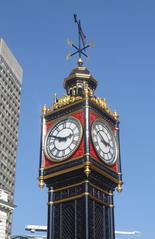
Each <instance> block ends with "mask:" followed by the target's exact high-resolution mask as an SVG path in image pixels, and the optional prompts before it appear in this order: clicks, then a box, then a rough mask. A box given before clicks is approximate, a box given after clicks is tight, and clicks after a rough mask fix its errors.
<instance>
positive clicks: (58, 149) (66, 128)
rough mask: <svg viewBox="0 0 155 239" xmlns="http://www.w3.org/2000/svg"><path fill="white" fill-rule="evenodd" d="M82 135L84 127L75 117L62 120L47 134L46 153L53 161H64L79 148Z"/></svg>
mask: <svg viewBox="0 0 155 239" xmlns="http://www.w3.org/2000/svg"><path fill="white" fill-rule="evenodd" d="M81 137H82V127H81V125H80V123H79V121H77V120H75V119H74V118H68V119H64V120H61V121H60V122H58V123H57V124H55V125H54V126H53V127H52V128H51V129H50V131H49V133H48V134H47V137H46V140H45V153H46V155H47V157H48V158H49V159H50V160H52V161H62V160H64V159H66V158H68V157H70V156H71V155H72V154H73V153H74V152H75V150H76V149H77V148H78V146H79V144H80V141H81Z"/></svg>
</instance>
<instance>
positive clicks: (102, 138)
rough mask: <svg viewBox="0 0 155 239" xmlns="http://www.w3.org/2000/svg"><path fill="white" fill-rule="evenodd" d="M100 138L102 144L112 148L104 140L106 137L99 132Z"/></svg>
mask: <svg viewBox="0 0 155 239" xmlns="http://www.w3.org/2000/svg"><path fill="white" fill-rule="evenodd" d="M99 137H100V139H101V142H102V143H103V144H104V145H105V146H110V144H109V143H108V142H107V141H106V140H105V139H104V137H103V136H102V135H101V134H100V132H99Z"/></svg>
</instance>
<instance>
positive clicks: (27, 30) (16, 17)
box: [0, 0, 155, 239]
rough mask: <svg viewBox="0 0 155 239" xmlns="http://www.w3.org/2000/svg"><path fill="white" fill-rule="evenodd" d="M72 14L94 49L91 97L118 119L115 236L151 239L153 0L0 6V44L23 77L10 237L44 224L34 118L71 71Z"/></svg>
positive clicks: (154, 192)
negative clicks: (125, 233)
mask: <svg viewBox="0 0 155 239" xmlns="http://www.w3.org/2000/svg"><path fill="white" fill-rule="evenodd" d="M74 13H77V14H78V16H79V17H80V19H81V21H82V25H83V29H84V31H85V33H86V35H87V39H88V42H89V41H93V42H94V45H95V47H94V49H90V50H89V54H90V59H89V60H85V65H86V66H87V67H88V69H89V70H90V71H91V73H92V74H93V76H94V77H95V78H96V79H97V80H98V83H99V87H98V89H97V90H96V95H97V96H102V97H103V98H106V100H107V102H108V104H109V106H110V107H111V109H113V110H117V111H118V112H119V114H120V121H121V125H120V128H121V155H122V169H123V181H124V186H123V189H124V190H123V192H122V193H121V194H118V193H117V192H116V193H115V224H116V229H117V230H131V231H132V230H138V231H141V232H142V237H141V238H142V239H148V238H149V239H151V238H154V227H155V222H154V215H155V207H154V202H155V187H154V178H155V177H154V171H155V141H154V123H155V107H154V103H155V93H154V91H155V90H154V89H155V79H154V78H155V2H154V1H153V0H117V1H116V0H106V1H105V0H103V1H101V0H100V1H99V0H96V1H93V0H92V1H90V0H89V1H88V0H85V1H82V0H79V1H73V0H72V1H71V0H68V1H67V0H66V1H60V0H57V1H54V0H53V1H50V0H44V1H43V0H33V1H31V0H27V1H24V0H22V1H21V0H14V1H9V0H5V1H1V14H0V36H1V37H3V38H4V39H5V41H6V42H7V44H8V46H9V47H10V48H11V49H12V51H13V53H14V54H15V56H16V57H17V59H18V61H19V62H20V64H21V65H22V67H23V70H24V77H23V85H22V99H21V117H20V133H19V145H18V157H17V174H16V192H15V204H16V205H17V208H16V209H15V211H14V223H13V233H14V234H25V231H24V227H25V226H26V225H27V224H41V225H45V224H46V213H47V205H46V204H47V190H46V189H44V190H43V191H40V189H39V188H38V181H37V176H38V164H39V141H40V112H41V108H42V106H43V105H44V104H47V105H48V106H50V105H51V104H52V101H53V94H54V92H57V94H58V96H59V97H60V96H62V95H63V94H64V89H63V79H64V78H65V77H66V76H68V74H69V73H70V71H71V70H72V68H74V67H75V66H76V58H73V59H72V60H70V61H66V59H65V57H66V55H67V54H68V52H70V51H71V49H69V48H68V46H67V44H66V39H67V38H68V37H69V38H71V39H72V40H73V41H74V42H76V40H77V31H76V26H75V23H74V22H73V14H74ZM117 238H118V237H117ZM120 238H125V237H121V236H120ZM126 238H127V237H126Z"/></svg>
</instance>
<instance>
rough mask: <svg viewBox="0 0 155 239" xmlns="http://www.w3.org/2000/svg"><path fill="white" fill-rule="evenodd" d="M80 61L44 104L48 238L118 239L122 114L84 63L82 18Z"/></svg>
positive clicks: (43, 170) (43, 176) (42, 154)
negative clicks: (48, 103)
mask: <svg viewBox="0 0 155 239" xmlns="http://www.w3.org/2000/svg"><path fill="white" fill-rule="evenodd" d="M74 20H75V22H76V23H77V26H78V33H79V46H78V47H77V46H75V45H74V44H73V43H72V47H74V48H75V49H76V52H74V53H72V54H71V55H70V56H73V55H75V54H78V55H79V58H78V65H77V67H76V68H75V69H73V70H72V72H71V73H70V74H69V76H68V77H66V78H65V79H64V88H65V90H66V95H65V96H63V97H61V98H59V99H57V100H56V101H55V103H54V104H53V105H52V106H51V107H49V108H47V107H43V111H42V124H41V148H40V165H39V185H40V187H41V188H42V187H43V185H44V183H45V184H46V186H47V187H48V189H49V197H48V235H47V238H48V239H54V238H57V239H62V238H63V239H78V238H81V239H92V238H94V239H107V238H108V239H115V235H114V203H113V192H114V190H115V189H116V188H117V190H118V191H119V192H120V191H121V190H122V174H121V159H120V140H119V119H118V114H117V113H116V112H112V111H111V110H110V109H109V107H108V105H107V103H106V101H105V99H102V98H99V97H96V96H95V95H94V92H95V90H96V87H97V81H96V79H95V78H94V77H93V76H92V75H91V74H90V72H89V71H88V69H87V68H86V67H85V66H83V61H82V58H81V56H82V55H84V56H85V57H87V54H86V53H85V51H84V50H85V49H87V48H88V47H90V45H86V44H85V35H84V34H83V31H82V28H81V23H80V21H78V20H77V18H76V15H74Z"/></svg>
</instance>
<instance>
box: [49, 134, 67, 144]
mask: <svg viewBox="0 0 155 239" xmlns="http://www.w3.org/2000/svg"><path fill="white" fill-rule="evenodd" d="M52 138H54V139H57V140H58V141H59V142H63V141H66V137H60V136H54V135H53V136H52Z"/></svg>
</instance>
